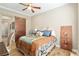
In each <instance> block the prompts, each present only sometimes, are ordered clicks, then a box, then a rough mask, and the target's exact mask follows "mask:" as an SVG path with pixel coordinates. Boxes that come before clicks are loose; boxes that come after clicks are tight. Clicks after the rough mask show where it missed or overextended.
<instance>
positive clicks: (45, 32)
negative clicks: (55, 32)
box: [43, 31, 51, 36]
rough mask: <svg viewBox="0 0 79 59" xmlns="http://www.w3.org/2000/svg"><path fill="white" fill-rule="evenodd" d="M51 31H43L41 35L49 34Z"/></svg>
mask: <svg viewBox="0 0 79 59" xmlns="http://www.w3.org/2000/svg"><path fill="white" fill-rule="evenodd" d="M50 34H51V31H44V33H43V36H50Z"/></svg>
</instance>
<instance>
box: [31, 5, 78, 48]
mask: <svg viewBox="0 0 79 59" xmlns="http://www.w3.org/2000/svg"><path fill="white" fill-rule="evenodd" d="M67 25H71V26H72V30H73V37H72V38H73V48H76V49H77V48H78V46H77V45H78V39H77V4H67V5H64V6H62V7H58V8H55V9H53V10H51V11H48V12H45V13H42V14H38V15H35V16H33V17H32V29H33V28H38V29H42V28H45V27H49V28H51V29H52V30H53V29H54V30H55V31H56V35H57V39H58V41H57V44H58V45H59V44H60V26H67Z"/></svg>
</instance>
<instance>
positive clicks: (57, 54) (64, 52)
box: [47, 47, 70, 56]
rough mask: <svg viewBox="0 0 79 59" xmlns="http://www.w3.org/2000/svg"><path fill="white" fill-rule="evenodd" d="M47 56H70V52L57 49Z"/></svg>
mask: <svg viewBox="0 0 79 59" xmlns="http://www.w3.org/2000/svg"><path fill="white" fill-rule="evenodd" d="M47 56H70V51H68V50H64V49H61V48H58V47H55V48H54V49H52V50H51V51H50V52H49V53H48V55H47Z"/></svg>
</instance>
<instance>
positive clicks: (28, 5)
mask: <svg viewBox="0 0 79 59" xmlns="http://www.w3.org/2000/svg"><path fill="white" fill-rule="evenodd" d="M19 4H21V5H23V6H26V7H25V8H24V9H22V10H23V11H24V10H26V9H29V10H31V11H32V12H33V13H34V12H35V10H34V9H41V7H37V6H33V5H32V3H28V4H25V3H19Z"/></svg>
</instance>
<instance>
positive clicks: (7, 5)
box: [0, 3, 66, 16]
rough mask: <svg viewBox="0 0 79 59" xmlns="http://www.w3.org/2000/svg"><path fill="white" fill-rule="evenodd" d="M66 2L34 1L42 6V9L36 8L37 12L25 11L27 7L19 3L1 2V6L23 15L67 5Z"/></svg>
mask: <svg viewBox="0 0 79 59" xmlns="http://www.w3.org/2000/svg"><path fill="white" fill-rule="evenodd" d="M65 4H66V3H33V5H35V6H40V7H41V9H40V10H36V9H35V11H36V12H35V13H32V12H31V11H30V10H28V9H27V10H25V11H23V10H22V9H23V8H25V6H23V5H20V4H19V3H0V8H3V9H7V10H10V11H14V12H17V13H20V14H23V15H28V16H33V15H36V14H39V13H42V12H46V11H49V10H51V9H54V8H57V7H60V6H63V5H65Z"/></svg>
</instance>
